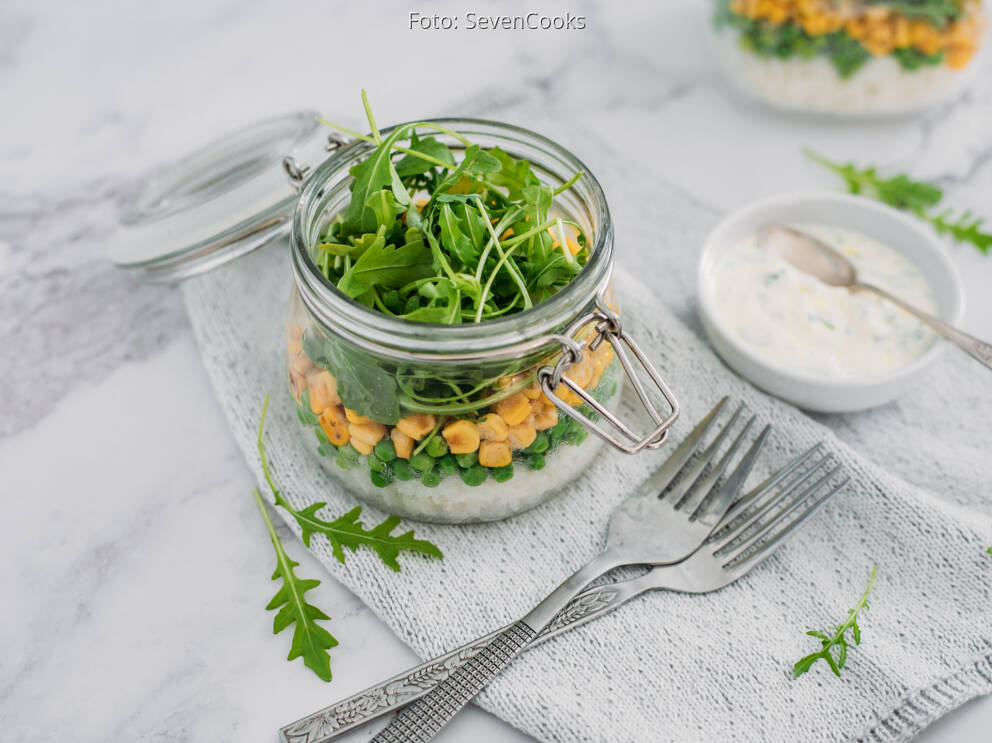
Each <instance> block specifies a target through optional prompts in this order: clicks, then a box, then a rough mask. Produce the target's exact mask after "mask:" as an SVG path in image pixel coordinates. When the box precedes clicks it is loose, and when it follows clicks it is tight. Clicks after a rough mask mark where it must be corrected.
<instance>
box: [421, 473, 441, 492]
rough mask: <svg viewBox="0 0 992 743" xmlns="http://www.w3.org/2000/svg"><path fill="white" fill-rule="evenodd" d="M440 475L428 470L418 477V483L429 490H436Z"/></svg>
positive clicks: (439, 482)
mask: <svg viewBox="0 0 992 743" xmlns="http://www.w3.org/2000/svg"><path fill="white" fill-rule="evenodd" d="M442 477H443V476H442V475H441V473H440V472H438V471H437V470H430V471H429V472H425V473H424V474H422V475H421V476H420V482H422V483H423V484H424V485H426V486H427V487H429V488H436V487H437V486H438V485H440V484H441V479H442Z"/></svg>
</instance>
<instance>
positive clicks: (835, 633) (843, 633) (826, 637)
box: [792, 567, 878, 678]
mask: <svg viewBox="0 0 992 743" xmlns="http://www.w3.org/2000/svg"><path fill="white" fill-rule="evenodd" d="M877 571H878V568H877V567H873V568H872V569H871V577H870V578H869V579H868V587H867V588H866V589H865V592H864V593H863V594H862V595H861V598H860V599H859V600H858V603H857V604H855V606H854V608H853V609H848V610H847V619H846V620H845V621H844V622H843V623H842V624H838V625H835V626H834V627H832V628H831V629H830V630H829V631H827V632H820V631H819V630H809V631H807V632H806V634H807V635H809V636H810V637H815V638H816V639H818V640H819V641H820V649H819V650H818V651H816V652H815V653H810V654H809V655H807V656H806V657H805V658H801V659H800V660H799V661H798V662H796V664H795V665H794V666H793V667H792V677H793V678H799V677H800V676H802V675H803V674H804V673H806V672H807V671H808V670H809V669H810V668H811V667H812V666H813V664H814V663H816V661H818V660H824V661H826V663H827V665H828V666H830V670H831V671H833V673H834V675H835V676H840V672H841V669H843V668H844V664H845V663H846V662H847V651H848V641H847V633H848V632H851V634H852V636H853V639H854V644H855V645H860V644H861V628H860V627H859V626H858V614H859V613H861V611H862V610H864V609H867V608H868V593H869V591H871V587H872V585H874V583H875V574H876V572H877ZM834 648H837V657H836V658H834V656H833V649H834Z"/></svg>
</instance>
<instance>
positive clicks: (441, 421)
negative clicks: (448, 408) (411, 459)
mask: <svg viewBox="0 0 992 743" xmlns="http://www.w3.org/2000/svg"><path fill="white" fill-rule="evenodd" d="M444 421H445V419H444V416H441V415H439V416H438V417H437V423H435V424H434V429H433V430H432V431H431V432H430V435H428V436H425V437H424V438H423V440H422V441H421V442H420V443H419V444H417V448H416V449H414V450H413V454H411V455H410V456H415V455H417V454H420V452H422V451H423V450H424V448H425V447H426V446H427V445H428V444H429V443H430V442H431V439H433V438H434V437H435V436H437V432H438V431H440V430H441V426H442V425H444Z"/></svg>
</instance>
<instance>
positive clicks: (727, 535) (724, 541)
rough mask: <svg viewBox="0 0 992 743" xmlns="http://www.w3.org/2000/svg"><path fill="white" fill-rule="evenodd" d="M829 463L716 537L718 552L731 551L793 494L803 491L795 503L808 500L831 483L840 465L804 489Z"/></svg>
mask: <svg viewBox="0 0 992 743" xmlns="http://www.w3.org/2000/svg"><path fill="white" fill-rule="evenodd" d="M828 461H833V460H832V458H829V457H828V458H827V459H824V460H823V461H822V462H818V463H817V464H816V466H815V467H813V468H811V469H810V471H809V472H806V473H805V474H803V476H802V477H800V478H799V479H798V480H796V481H795V482H791V483H789V484H788V486H787V487H785V488H783V489H782V490H781V491H780V492H778V493H776V494H775V495H773V496H772V497H771V498H769V499H768V500H767V501H766V502H765V503H762V504H761V505H760V506H757V507H756V509H755V510H754V511H752V512H749V513H747V514H746V515H745V518H744V520H743V521H742V522H741V523H740V524H737V525H736V526H734V527H733V528H731V529H729V530H725V531H724V533H722V534H718V535H716V539H715V541H718V542H720V545H721V546H720V548H719V549H718V550H717V552H726V551H727V550H728V549H730V545H731V543H732V542H734V541H735V540H737V539H739V538H740V537H742V536H743V535H744V534H745V533H746V532H747V531H748V530H749V529H750V528H751V527H753V526H754V525H755V524H757V523H758V522H759V521H760V520H761V519H762V518H763V517H764V516H765V515H766V514H767V513H769V512H770V511H771V510H772V509H773V508H775V507H776V506H778V505H779V504H780V503H782V501H784V500H786V499H787V498H791V497H793V494H794V493H796V492H797V491H801V492H799V495H796V496H794V500H795V501H799V500H802V499H803V498H806V497H808V496H810V495H812V494H813V493H815V492H816V491H817V489H818V488H820V487H821V486H822V485H823V484H824V483H825V482H827V481H829V480H830V478H831V477H833V476H834V475H836V474H837V473H838V472H840V469H841V467H840V465H837V466H835V467H834V468H833V469H832V470H830V471H829V472H827V473H826V474H825V475H821V476H820V477H819V478H818V479H817V480H816V482H814V483H813V484H812V485H807V486H806V487H805V488H803V485H804V483H806V481H807V480H809V479H810V477H812V475H813V473H815V472H817V471H818V470H819V469H821V468H822V467H823V465H824V464H825V463H826V462H828ZM776 518H777V516H776Z"/></svg>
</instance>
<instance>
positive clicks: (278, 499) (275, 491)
mask: <svg viewBox="0 0 992 743" xmlns="http://www.w3.org/2000/svg"><path fill="white" fill-rule="evenodd" d="M268 411H269V396H268V395H266V396H265V400H264V401H263V402H262V417H261V419H260V420H259V421H258V456H259V458H260V459H261V460H262V474H264V475H265V482H267V483H268V485H269V490H271V491H272V495H273V497H274V498H275V504H276V505H277V506H282V505H285V504H286V500H285V499H284V498H283V497H282V493H280V492H279V488H277V487H276V484H275V482H274V481H273V479H272V472H271V471H270V470H269V460H268V457H266V456H265V443H264V442H263V441H262V431H263V430H264V429H265V416H266V414H267V413H268ZM255 497H256V498H260V496H258V495H257V494H256V496H255ZM266 521H268V518H266ZM270 531H271V525H270ZM272 533H273V534H274V533H275V532H272Z"/></svg>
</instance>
